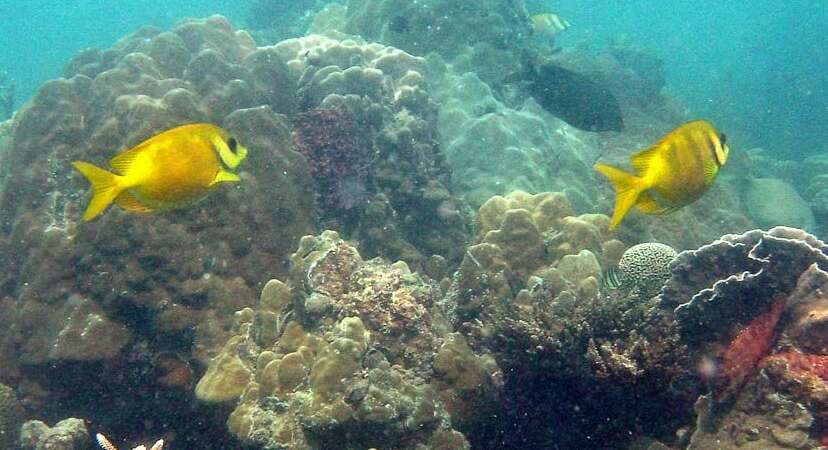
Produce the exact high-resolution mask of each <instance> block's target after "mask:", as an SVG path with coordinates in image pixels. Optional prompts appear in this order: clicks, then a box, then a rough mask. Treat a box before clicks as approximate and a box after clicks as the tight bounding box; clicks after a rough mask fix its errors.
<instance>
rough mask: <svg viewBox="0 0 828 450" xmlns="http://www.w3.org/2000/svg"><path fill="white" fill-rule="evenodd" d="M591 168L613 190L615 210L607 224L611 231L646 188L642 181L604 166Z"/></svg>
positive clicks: (619, 170) (598, 165)
mask: <svg viewBox="0 0 828 450" xmlns="http://www.w3.org/2000/svg"><path fill="white" fill-rule="evenodd" d="M593 167H595V170H597V171H598V172H601V174H603V175H604V176H605V177H607V179H608V180H609V181H610V183H612V187H613V188H615V209H614V210H613V211H612V219H610V224H609V229H610V230H613V229H615V227H617V226H618V224H619V223H621V219H623V218H624V216H625V215H627V212H629V210H630V208H632V207H633V205H635V204H636V202H637V201H638V196H639V195H641V192H643V191H644V189H645V188H646V187H645V186H644V180H642V179H641V178H639V177H637V176H635V175H631V174H629V173H627V172H624V171H623V170H621V169H617V168H615V167H612V166H608V165H606V164H595V166H593Z"/></svg>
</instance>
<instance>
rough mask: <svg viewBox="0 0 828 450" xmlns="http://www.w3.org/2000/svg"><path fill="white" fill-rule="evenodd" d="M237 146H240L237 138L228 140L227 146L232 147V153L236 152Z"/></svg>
mask: <svg viewBox="0 0 828 450" xmlns="http://www.w3.org/2000/svg"><path fill="white" fill-rule="evenodd" d="M237 145H238V143H237V142H236V138H234V137H231V138H230V139H227V146H228V147H230V150H231V151H234V152H235V151H236V146H237Z"/></svg>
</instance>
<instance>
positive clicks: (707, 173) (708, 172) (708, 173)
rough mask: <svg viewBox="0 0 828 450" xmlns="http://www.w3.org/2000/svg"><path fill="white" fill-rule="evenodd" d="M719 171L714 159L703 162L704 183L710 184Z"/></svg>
mask: <svg viewBox="0 0 828 450" xmlns="http://www.w3.org/2000/svg"><path fill="white" fill-rule="evenodd" d="M717 173H719V166H717V165H716V163H715V162H714V161H707V162H706V163H705V164H704V184H710V183H712V182H713V179H714V178H716V174H717Z"/></svg>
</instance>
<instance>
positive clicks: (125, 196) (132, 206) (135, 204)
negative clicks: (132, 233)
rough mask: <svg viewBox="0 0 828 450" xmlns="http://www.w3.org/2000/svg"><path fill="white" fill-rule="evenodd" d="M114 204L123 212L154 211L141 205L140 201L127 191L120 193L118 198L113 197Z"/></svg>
mask: <svg viewBox="0 0 828 450" xmlns="http://www.w3.org/2000/svg"><path fill="white" fill-rule="evenodd" d="M115 204H116V205H118V207H120V208H121V209H123V210H124V211H129V212H135V213H151V212H153V211H155V209H153V208H151V207H149V206H147V205H145V204H143V203H141V201H140V200H138V198H136V197H135V195H133V194H132V193H131V192H129V191H122V192H121V193H120V194H118V196H117V197H115Z"/></svg>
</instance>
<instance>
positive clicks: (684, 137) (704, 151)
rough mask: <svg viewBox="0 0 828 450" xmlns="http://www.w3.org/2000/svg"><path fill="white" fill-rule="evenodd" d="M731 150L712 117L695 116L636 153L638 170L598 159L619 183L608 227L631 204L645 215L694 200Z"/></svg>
mask: <svg viewBox="0 0 828 450" xmlns="http://www.w3.org/2000/svg"><path fill="white" fill-rule="evenodd" d="M729 152H730V149H729V148H728V147H727V145H726V144H725V135H724V134H719V133H718V132H717V131H716V129H715V128H713V125H711V124H710V123H709V122H706V121H703V120H696V121H693V122H688V123H685V124H684V125H682V126H680V127H678V128H676V129H675V130H673V131H671V132H669V133H667V134H666V135H664V136H663V137H662V138H661V139H659V140H658V142H656V143H655V144H654V145H653V146H652V147H650V148H648V149H646V150H643V151H641V152H639V153H637V154H635V155H633V156H632V157H631V158H630V164H631V165H632V166H633V168H634V169H635V172H636V174H630V173H627V172H624V171H623V170H621V169H618V168H615V167H612V166H608V165H605V164H595V170H597V171H599V172H601V173H602V174H603V175H604V176H605V177H607V178H608V179H609V181H610V183H612V186H613V187H614V188H615V210H614V211H613V213H612V219H611V220H610V225H609V228H610V229H614V228H615V227H616V226H618V224H619V223H620V222H621V219H623V218H624V216H625V215H626V214H627V212H628V211H629V210H630V208H632V207H635V208H636V209H638V210H639V211H641V212H643V213H645V214H666V213H669V212H672V211H675V210H677V209H679V208H681V207H683V206H686V205H688V204H690V203H692V202H693V201H695V200H696V199H698V198H699V197H701V196H702V194H704V193H705V191H707V189H708V188H709V187H710V185H711V184H712V183H713V180H714V179H715V178H716V175H717V174H718V173H719V169H720V168H721V167H722V166H723V165H724V163H725V162H726V161H727V155H728V153H729Z"/></svg>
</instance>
